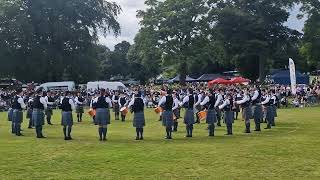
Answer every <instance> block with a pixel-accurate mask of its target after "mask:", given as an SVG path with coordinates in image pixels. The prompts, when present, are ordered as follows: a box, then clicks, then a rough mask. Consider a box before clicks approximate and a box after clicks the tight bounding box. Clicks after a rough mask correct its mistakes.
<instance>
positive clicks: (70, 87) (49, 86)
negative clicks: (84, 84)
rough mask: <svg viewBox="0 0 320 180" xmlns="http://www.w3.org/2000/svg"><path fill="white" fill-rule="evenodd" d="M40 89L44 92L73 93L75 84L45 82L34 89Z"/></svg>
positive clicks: (70, 82) (71, 82) (68, 82)
mask: <svg viewBox="0 0 320 180" xmlns="http://www.w3.org/2000/svg"><path fill="white" fill-rule="evenodd" d="M40 87H42V88H43V89H44V90H45V91H75V87H76V85H75V83H74V82H73V81H64V82H47V83H44V84H41V85H40V86H38V87H37V88H36V90H37V89H38V88H40Z"/></svg>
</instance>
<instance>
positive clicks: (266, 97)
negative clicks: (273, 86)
mask: <svg viewBox="0 0 320 180" xmlns="http://www.w3.org/2000/svg"><path fill="white" fill-rule="evenodd" d="M262 94H263V97H264V100H263V101H262V102H261V104H262V105H263V106H264V107H265V113H266V120H267V127H266V128H265V129H271V126H272V118H273V114H272V109H271V104H272V101H271V96H270V94H268V93H267V92H266V91H265V90H262Z"/></svg>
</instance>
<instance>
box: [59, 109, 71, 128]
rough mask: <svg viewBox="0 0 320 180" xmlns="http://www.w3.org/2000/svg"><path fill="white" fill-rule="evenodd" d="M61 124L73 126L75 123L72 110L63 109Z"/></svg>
mask: <svg viewBox="0 0 320 180" xmlns="http://www.w3.org/2000/svg"><path fill="white" fill-rule="evenodd" d="M61 116H62V118H61V125H62V126H72V125H73V117H72V111H62V113H61Z"/></svg>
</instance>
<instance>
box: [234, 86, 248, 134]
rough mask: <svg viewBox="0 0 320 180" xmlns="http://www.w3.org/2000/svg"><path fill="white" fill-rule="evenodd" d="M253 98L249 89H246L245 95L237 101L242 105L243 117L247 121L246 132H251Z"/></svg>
mask: <svg viewBox="0 0 320 180" xmlns="http://www.w3.org/2000/svg"><path fill="white" fill-rule="evenodd" d="M250 101H251V98H250V95H249V89H245V90H244V93H243V97H242V99H241V100H239V101H236V103H237V104H239V105H241V107H242V118H243V119H244V121H245V126H246V128H245V131H244V132H245V133H251V132H250V119H252V109H251V103H250Z"/></svg>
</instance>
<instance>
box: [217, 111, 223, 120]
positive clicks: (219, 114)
mask: <svg viewBox="0 0 320 180" xmlns="http://www.w3.org/2000/svg"><path fill="white" fill-rule="evenodd" d="M216 116H217V119H221V116H222V113H221V110H220V109H218V110H216Z"/></svg>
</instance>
